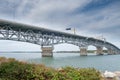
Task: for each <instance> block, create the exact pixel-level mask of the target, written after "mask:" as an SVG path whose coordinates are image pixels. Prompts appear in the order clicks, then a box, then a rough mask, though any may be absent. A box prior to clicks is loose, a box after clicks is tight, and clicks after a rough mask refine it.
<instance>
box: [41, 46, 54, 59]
mask: <svg viewBox="0 0 120 80" xmlns="http://www.w3.org/2000/svg"><path fill="white" fill-rule="evenodd" d="M41 49H42V57H53V47H48V46H44V47H41Z"/></svg>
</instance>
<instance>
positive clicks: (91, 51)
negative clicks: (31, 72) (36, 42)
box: [0, 50, 107, 53]
mask: <svg viewBox="0 0 120 80" xmlns="http://www.w3.org/2000/svg"><path fill="white" fill-rule="evenodd" d="M95 52H96V50H88V51H87V53H95ZM103 52H104V53H107V50H103ZM0 53H41V51H0ZM53 53H80V51H53Z"/></svg>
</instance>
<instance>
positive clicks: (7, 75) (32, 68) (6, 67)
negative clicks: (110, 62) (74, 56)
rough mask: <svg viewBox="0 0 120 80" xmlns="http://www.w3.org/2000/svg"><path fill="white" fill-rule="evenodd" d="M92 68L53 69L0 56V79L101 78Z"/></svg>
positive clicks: (95, 79) (81, 79)
mask: <svg viewBox="0 0 120 80" xmlns="http://www.w3.org/2000/svg"><path fill="white" fill-rule="evenodd" d="M101 79H102V77H101V73H100V72H99V71H97V70H96V69H94V68H81V69H79V68H78V69H76V68H73V67H64V68H59V69H54V68H50V67H46V66H44V65H42V64H29V63H25V62H20V61H17V60H15V59H12V58H9V59H7V58H4V57H0V80H101Z"/></svg>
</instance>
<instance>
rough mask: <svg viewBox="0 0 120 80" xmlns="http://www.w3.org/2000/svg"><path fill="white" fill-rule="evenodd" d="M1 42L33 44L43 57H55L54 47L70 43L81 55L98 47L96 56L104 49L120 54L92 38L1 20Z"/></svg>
mask: <svg viewBox="0 0 120 80" xmlns="http://www.w3.org/2000/svg"><path fill="white" fill-rule="evenodd" d="M0 40H13V41H21V42H28V43H33V44H37V45H40V46H41V49H42V56H53V53H52V51H53V49H54V45H56V44H62V43H68V44H73V45H76V46H78V47H79V48H80V55H87V47H88V46H89V45H93V46H95V47H96V54H97V55H101V54H103V47H105V48H107V50H108V54H120V49H119V48H118V47H116V46H115V45H113V44H112V43H110V42H107V41H104V40H99V39H95V38H91V37H84V36H80V35H74V34H69V33H65V32H60V31H55V30H49V29H45V28H41V27H37V26H31V25H26V24H21V23H16V22H11V21H7V20H0Z"/></svg>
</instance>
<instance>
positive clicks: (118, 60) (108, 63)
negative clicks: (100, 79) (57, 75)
mask: <svg viewBox="0 0 120 80" xmlns="http://www.w3.org/2000/svg"><path fill="white" fill-rule="evenodd" d="M0 56H2V57H3V56H4V57H7V58H16V59H17V60H22V61H27V62H30V63H37V64H39V63H40V64H45V65H46V66H49V67H54V68H59V67H65V66H72V67H75V68H88V67H94V68H96V69H98V70H100V71H105V70H108V71H120V55H103V56H97V55H94V54H89V55H88V56H80V54H79V53H54V55H53V56H54V57H41V54H40V53H0Z"/></svg>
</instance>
